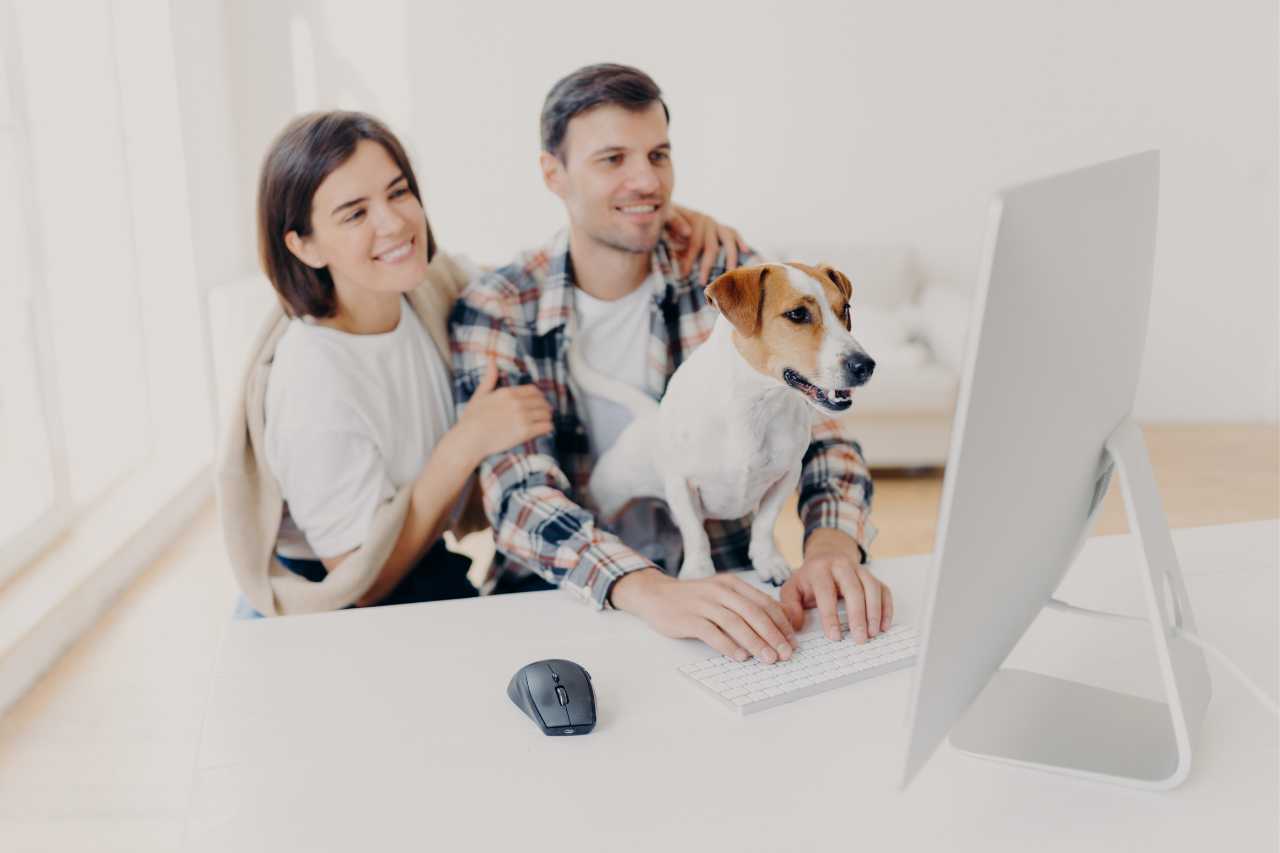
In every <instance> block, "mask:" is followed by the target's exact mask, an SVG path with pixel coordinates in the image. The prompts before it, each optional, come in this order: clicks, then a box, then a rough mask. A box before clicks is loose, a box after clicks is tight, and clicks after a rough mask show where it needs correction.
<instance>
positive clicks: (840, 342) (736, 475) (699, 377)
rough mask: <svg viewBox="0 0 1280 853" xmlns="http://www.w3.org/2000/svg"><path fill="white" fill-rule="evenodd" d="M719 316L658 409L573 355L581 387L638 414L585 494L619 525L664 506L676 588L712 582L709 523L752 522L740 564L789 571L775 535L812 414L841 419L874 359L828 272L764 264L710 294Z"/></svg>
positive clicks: (772, 575) (845, 288) (774, 578)
mask: <svg viewBox="0 0 1280 853" xmlns="http://www.w3.org/2000/svg"><path fill="white" fill-rule="evenodd" d="M706 293H707V298H708V299H709V300H710V301H711V303H712V304H713V305H715V307H716V308H717V309H719V311H720V316H719V317H718V318H716V322H715V326H714V328H713V329H712V331H711V335H710V337H709V338H707V340H706V342H705V343H704V344H702V346H700V347H698V349H697V350H695V351H694V352H693V353H692V354H691V355H690V356H689V357H688V358H687V359H685V361H684V363H682V364H681V365H680V367H679V368H678V369H677V370H676V372H675V373H674V374H673V375H672V377H671V381H670V382H669V383H668V384H667V391H666V394H665V395H664V396H663V398H662V401H661V403H658V402H655V401H654V400H653V399H651V398H650V397H649V396H648V395H646V394H644V393H642V392H640V391H638V390H636V389H634V388H632V387H630V386H628V385H624V384H623V383H621V382H619V381H617V380H615V379H612V378H609V377H604V376H602V375H600V374H599V373H597V372H596V371H595V370H593V369H592V368H591V367H589V366H588V365H587V364H586V363H585V362H584V361H583V360H582V357H581V355H580V354H579V353H577V352H576V350H575V348H574V347H572V346H571V347H570V348H569V353H568V356H569V370H570V375H571V376H572V377H573V379H574V381H575V382H576V383H577V384H578V386H579V387H580V388H581V389H583V390H585V391H587V392H589V393H592V394H597V395H599V396H601V397H604V398H606V399H609V400H613V401H614V402H616V403H619V404H621V405H623V406H625V407H627V408H628V409H630V410H631V411H632V413H633V414H634V415H635V420H634V421H632V422H631V423H630V424H629V425H628V426H627V428H626V429H625V430H624V431H623V433H622V434H621V435H620V436H619V437H618V440H617V442H616V443H615V444H614V445H613V447H611V448H610V449H609V450H608V451H607V452H606V453H605V454H604V455H603V456H602V457H601V458H600V460H599V461H598V463H597V464H596V467H595V470H594V471H593V472H592V475H591V480H590V483H589V485H588V491H589V493H590V496H591V498H592V499H593V500H594V502H595V504H596V507H597V509H598V510H599V511H600V513H601V514H602V515H603V516H604V517H605V518H606V519H613V518H616V517H617V516H618V514H619V513H620V512H621V511H622V510H623V509H624V508H625V506H626V505H627V504H628V503H629V502H630V501H632V500H633V499H636V498H641V497H651V498H663V499H665V500H666V502H667V504H668V506H669V507H670V509H671V514H672V516H673V517H674V519H675V522H676V526H677V527H678V528H679V530H680V536H681V538H682V539H683V540H684V560H683V563H682V565H681V567H680V578H681V579H688V578H705V577H710V576H712V575H713V574H714V573H715V567H714V565H713V564H712V561H711V546H710V543H709V542H708V539H707V533H706V530H705V528H704V527H703V522H704V521H705V520H706V519H709V518H710V519H736V518H743V517H745V516H747V515H748V514H752V513H754V519H753V520H752V524H751V543H750V548H749V551H748V554H749V556H750V558H751V563H752V565H753V566H754V567H755V570H756V573H757V574H758V575H759V576H760V577H761V578H762V579H764V580H766V581H771V582H772V583H774V584H781V583H783V582H784V581H786V579H787V578H789V577H790V576H791V567H790V566H788V565H787V561H786V560H785V559H784V558H783V556H782V555H781V554H780V553H779V552H778V547H777V544H776V543H775V542H774V539H773V527H774V523H775V522H776V521H777V519H778V513H779V511H780V510H781V509H782V505H783V504H784V503H785V502H786V499H787V497H788V496H790V495H791V494H792V493H793V492H794V491H795V488H796V484H797V483H798V482H799V481H800V470H801V462H802V461H803V459H804V454H805V451H806V449H807V448H808V446H809V443H810V441H811V433H812V429H813V421H814V410H815V409H816V410H817V411H818V412H819V413H821V414H823V415H830V414H834V413H839V412H843V411H845V410H846V409H848V408H849V407H850V406H851V405H852V404H853V401H852V398H851V396H850V390H851V389H852V388H854V387H857V386H859V385H863V384H865V383H866V381H867V380H868V379H870V378H871V372H872V370H874V369H875V362H874V361H873V360H872V359H871V357H870V356H869V355H867V353H866V351H865V350H864V349H863V348H862V346H861V345H860V344H859V343H858V342H857V341H856V340H854V338H853V335H852V334H851V326H850V309H849V301H850V299H851V297H852V296H853V287H852V285H851V284H850V282H849V279H848V278H847V277H846V276H845V275H844V274H843V273H841V272H840V271H838V270H835V269H832V268H831V267H829V266H819V267H812V266H807V265H804V264H798V263H788V264H763V265H760V266H753V267H744V268H741V269H737V270H733V271H732V272H728V273H725V274H724V275H722V276H720V277H719V278H717V279H716V280H715V281H714V282H712V283H711V284H710V285H709V286H708V287H707V291H706Z"/></svg>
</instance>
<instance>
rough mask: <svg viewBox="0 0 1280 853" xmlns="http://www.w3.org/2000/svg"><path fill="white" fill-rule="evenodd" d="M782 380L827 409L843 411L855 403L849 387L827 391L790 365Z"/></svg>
mask: <svg viewBox="0 0 1280 853" xmlns="http://www.w3.org/2000/svg"><path fill="white" fill-rule="evenodd" d="M782 381H783V382H786V383H787V384H788V385H790V386H791V387H792V388H794V389H796V390H797V391H799V392H800V393H801V394H804V395H805V396H806V397H808V398H809V399H810V400H812V401H813V402H815V403H817V404H818V405H819V406H821V407H822V408H824V409H826V410H827V411H831V412H843V411H844V410H845V409H847V408H849V407H850V406H852V405H853V398H852V396H851V395H850V393H849V389H848V388H837V389H835V390H834V391H831V392H830V393H827V392H826V391H824V390H822V389H821V388H819V387H818V386H817V385H814V384H813V383H812V382H810V381H809V380H808V379H805V378H804V377H803V376H801V375H800V374H799V373H797V372H796V371H794V370H792V369H791V368H789V367H787V368H783V371H782Z"/></svg>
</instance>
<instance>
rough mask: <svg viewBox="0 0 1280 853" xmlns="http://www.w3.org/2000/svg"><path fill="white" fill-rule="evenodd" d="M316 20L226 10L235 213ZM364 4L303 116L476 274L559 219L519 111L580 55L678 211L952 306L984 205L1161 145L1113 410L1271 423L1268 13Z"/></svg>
mask: <svg viewBox="0 0 1280 853" xmlns="http://www.w3.org/2000/svg"><path fill="white" fill-rule="evenodd" d="M328 5H331V4H326V3H306V2H300V0H295V2H294V3H292V4H283V5H281V4H268V6H271V7H272V8H274V9H275V11H272V12H267V11H262V9H263V8H264V7H263V6H262V5H261V4H256V3H248V2H243V0H237V2H235V3H232V4H231V5H230V6H229V7H228V8H229V10H230V11H229V12H228V13H227V16H228V19H229V21H230V24H229V25H228V27H229V29H228V33H229V35H228V39H229V48H228V49H229V57H230V65H231V69H232V73H233V74H234V75H235V77H236V79H237V80H238V81H239V82H237V83H234V84H233V86H232V90H233V102H234V103H233V115H234V116H235V122H236V125H237V126H238V127H239V128H240V131H239V132H240V137H241V140H242V142H241V143H240V149H239V155H238V156H239V158H240V160H241V162H242V166H241V170H242V174H241V177H240V186H241V194H242V196H243V197H244V198H246V199H248V200H251V195H252V192H251V184H252V177H253V175H254V174H255V173H256V168H257V161H258V160H259V159H260V158H261V152H262V148H263V146H264V145H265V143H266V140H267V139H269V136H270V133H272V132H274V131H275V130H277V129H278V127H279V125H280V124H282V123H283V121H284V118H287V116H284V115H282V113H283V112H286V110H283V109H282V105H283V104H284V103H286V102H287V101H288V97H287V95H288V91H289V90H288V89H287V88H285V89H282V88H281V86H282V85H284V84H282V83H281V76H282V73H283V72H282V69H283V68H284V66H286V65H288V64H289V62H290V60H288V59H286V56H287V51H286V48H287V46H288V44H289V41H288V35H287V32H286V33H285V34H284V35H283V36H281V35H280V32H281V29H280V28H281V26H282V24H281V21H282V19H284V17H285V13H283V12H281V11H280V10H281V9H282V8H285V7H292V8H294V9H295V10H302V12H303V13H304V14H306V15H310V16H312V18H313V19H314V20H316V21H320V22H322V23H323V22H324V21H325V20H327V19H325V18H324V16H323V14H321V13H320V12H317V11H316V9H317V7H327V6H328ZM362 10H364V16H365V17H364V20H365V22H366V23H372V24H377V25H378V31H379V32H384V33H387V34H388V35H387V36H386V39H385V44H384V45H381V46H380V47H382V49H380V50H372V51H371V50H369V49H365V50H363V51H360V50H355V49H351V48H347V47H344V46H346V45H348V44H349V43H355V41H357V40H363V41H364V43H365V44H366V45H371V44H377V42H370V41H368V37H367V36H359V35H353V33H352V32H351V25H350V22H348V23H347V24H345V25H341V26H330V27H329V28H328V29H327V30H325V32H324V38H325V39H328V40H329V41H330V47H329V48H327V54H326V55H327V56H329V57H330V59H329V60H328V61H327V62H326V61H325V60H324V59H323V58H318V60H317V61H318V62H319V63H320V64H321V65H322V66H324V67H323V68H322V69H321V72H322V73H321V74H319V75H318V76H317V78H316V83H315V86H316V93H315V96H314V97H315V100H316V102H317V105H318V106H334V105H342V106H359V107H362V108H365V109H369V110H370V111H373V112H380V114H382V115H384V116H386V117H387V118H388V119H389V120H390V121H391V122H392V123H393V125H394V126H395V127H396V129H397V130H399V131H400V132H401V134H402V135H404V136H405V137H406V142H407V143H408V145H409V148H410V150H411V152H412V154H413V157H414V162H415V165H416V168H417V170H418V174H419V179H420V180H421V182H422V184H423V186H424V191H425V194H426V200H427V205H428V210H429V213H430V215H431V218H432V222H433V224H434V225H435V227H436V230H437V232H438V233H439V235H440V237H441V241H442V243H443V244H444V245H445V246H446V247H448V248H449V249H451V250H453V251H459V252H463V253H466V254H469V255H471V256H472V257H473V258H475V259H477V260H483V261H491V262H492V261H501V260H503V259H505V258H506V257H508V256H509V255H510V254H511V253H512V252H514V251H515V250H516V249H518V248H522V247H527V246H530V245H533V244H536V243H538V242H540V241H541V240H543V239H544V238H545V237H546V236H547V235H548V234H549V233H550V232H551V231H553V230H554V229H555V228H557V227H559V225H560V224H561V223H562V222H563V213H562V211H561V209H560V208H559V206H558V203H557V202H556V201H555V199H554V198H553V197H552V196H551V195H550V194H549V193H548V192H546V190H544V189H543V188H542V186H541V182H540V179H539V177H538V172H537V153H538V134H537V119H538V112H539V109H540V107H541V103H542V99H543V97H544V96H545V93H546V91H547V89H548V88H549V87H550V86H551V84H552V83H553V82H554V81H555V80H556V79H558V78H559V77H560V76H562V75H563V74H565V73H567V72H568V71H570V70H572V69H574V68H576V67H578V66H579V65H582V64H586V63H588V62H597V61H604V60H612V61H620V62H626V63H631V64H634V65H637V66H639V67H642V68H644V69H645V70H646V71H648V72H650V73H651V74H652V75H653V76H654V77H655V79H657V81H658V83H659V84H660V85H661V86H662V87H663V88H664V89H665V91H666V94H667V100H668V103H669V104H670V106H671V109H672V114H673V121H672V130H671V133H672V140H673V143H674V146H675V156H676V167H677V175H678V176H679V179H678V184H677V198H678V199H679V200H681V201H683V202H685V203H688V204H691V205H693V206H696V207H699V208H701V209H704V210H707V211H709V212H712V213H714V214H715V215H716V216H717V217H719V218H721V219H723V220H725V221H727V222H730V223H732V224H734V225H736V226H738V227H740V228H741V229H742V231H743V232H744V233H745V234H746V235H747V237H748V238H749V239H751V240H753V241H755V242H757V243H759V244H761V245H766V246H771V245H785V244H786V243H787V242H790V241H794V240H796V239H799V238H804V239H805V240H806V242H807V241H811V240H813V239H815V238H822V239H832V240H850V241H855V242H860V243H865V242H889V243H908V244H911V245H913V246H915V247H916V248H917V249H918V251H919V253H920V260H921V264H922V267H923V270H924V271H925V273H926V274H927V275H928V276H929V277H930V278H933V279H935V280H939V281H944V282H947V283H949V284H951V285H952V286H955V287H958V288H963V289H970V288H971V287H972V285H973V282H974V277H975V275H976V273H977V266H978V259H979V255H980V252H981V246H982V239H983V233H982V230H983V227H984V224H985V221H986V207H987V204H988V199H989V198H990V196H991V193H992V192H993V191H994V190H995V189H996V188H997V187H999V186H1001V185H1004V184H1007V183H1011V182H1016V181H1021V180H1025V179H1028V178H1033V177H1036V176H1039V175H1042V174H1046V173H1051V172H1056V171H1061V170H1064V169H1068V168H1073V167H1076V166H1080V165H1084V164H1086V163H1089V162H1091V161H1095V160H1100V159H1105V158H1110V157H1114V156H1118V155H1121V154H1125V153H1129V152H1132V151H1137V150H1141V149H1146V148H1159V149H1161V151H1162V152H1163V190H1162V199H1161V208H1160V217H1161V219H1160V234H1159V248H1158V251H1157V258H1156V267H1155V269H1156V291H1155V296H1154V304H1153V306H1152V312H1151V332H1150V335H1149V339H1148V346H1147V354H1146V368H1145V371H1144V374H1143V379H1142V382H1141V385H1140V388H1139V394H1138V415H1139V417H1141V418H1143V419H1147V420H1183V421H1212V420H1268V421H1272V422H1274V421H1276V420H1277V409H1278V407H1280V388H1278V386H1280V356H1278V347H1280V339H1278V336H1277V311H1278V301H1277V273H1278V269H1277V266H1278V260H1277V228H1278V224H1277V223H1278V219H1277V142H1278V131H1277V106H1278V104H1277V46H1276V45H1277V12H1276V5H1275V3H1274V2H1265V1H1264V0H1235V2H1224V3H1218V4H1213V6H1212V7H1210V6H1209V5H1208V4H1172V3H1161V2H1155V0H1129V2H1124V3H1116V2H1102V0H1083V1H1082V2H1073V3H1067V2H1049V0H1023V1H1022V2H1018V0H971V1H970V2H966V3H945V2H940V0H939V2H928V3H926V2H901V3H893V4H890V3H883V2H874V0H860V2H853V3H836V2H813V0H810V2H800V0H797V2H790V3H785V4H784V3H781V2H762V1H761V0H756V1H755V2H752V0H747V1H746V2H708V3H690V2H674V0H650V2H647V3H644V4H632V5H629V6H624V5H620V4H601V3H598V2H589V0H575V2H563V3H545V2H544V3H518V2H514V0H507V1H506V2H496V1H495V2H483V0H473V2H466V3H463V2H454V3H431V4H415V3H409V4H406V3H403V2H401V0H396V2H388V3H385V4H382V5H378V4H372V3H366V4H363V5H362ZM325 14H328V13H325ZM331 18H332V15H331V14H330V19H331ZM401 22H403V26H402V24H401ZM285 23H286V24H287V21H286V22H285ZM333 57H337V59H336V60H335V59H333ZM388 57H390V59H388ZM399 68H407V69H408V71H407V74H408V79H409V84H410V85H409V88H408V89H407V92H408V98H409V102H408V103H407V104H406V102H405V99H406V94H405V93H406V89H405V88H404V81H403V80H402V79H401V78H400V76H399V72H398V70H397V69H399ZM335 69H337V72H336V73H335ZM285 82H286V83H287V81H285ZM357 83H358V85H357ZM282 91H283V92H284V93H285V94H284V95H282V94H281V92H282ZM249 227H250V228H251V220H250V221H249ZM1082 334H1087V330H1082Z"/></svg>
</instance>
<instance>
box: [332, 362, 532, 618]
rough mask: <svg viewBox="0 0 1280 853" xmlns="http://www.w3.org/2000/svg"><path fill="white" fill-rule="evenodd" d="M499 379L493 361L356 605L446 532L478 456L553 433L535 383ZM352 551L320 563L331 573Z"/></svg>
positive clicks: (389, 586) (393, 581)
mask: <svg viewBox="0 0 1280 853" xmlns="http://www.w3.org/2000/svg"><path fill="white" fill-rule="evenodd" d="M497 380H498V372H497V368H496V366H494V365H493V364H490V365H489V369H488V371H487V372H486V374H485V377H484V380H483V381H482V382H481V384H480V387H479V388H478V389H477V391H476V398H475V399H474V400H473V403H472V405H471V406H469V407H468V408H467V409H466V410H465V411H464V412H463V414H462V416H461V418H460V419H459V420H458V423H456V424H455V425H454V426H453V427H452V428H451V429H450V430H449V431H448V432H446V433H445V434H444V436H443V437H442V438H441V439H440V441H439V443H438V444H436V446H435V448H434V449H433V450H432V451H431V455H430V457H428V459H427V462H426V464H425V465H424V466H423V467H422V471H421V473H419V474H418V478H417V479H416V480H414V482H413V486H412V491H411V492H410V494H409V509H408V512H407V513H406V515H405V520H404V526H403V527H401V528H400V535H399V537H397V539H396V544H395V547H393V548H392V550H391V555H390V556H389V557H387V561H386V562H385V563H384V564H383V566H382V570H381V571H380V572H379V573H378V578H377V580H375V581H374V582H373V586H371V587H370V588H369V591H368V592H366V593H365V594H364V596H363V597H362V598H361V599H360V600H359V601H357V602H356V604H357V606H359V607H366V606H368V605H370V604H376V603H377V602H379V601H381V600H382V599H383V598H385V597H386V596H387V595H388V594H389V593H390V592H391V591H392V590H393V589H395V588H396V585H397V584H399V583H400V581H402V580H403V579H404V576H405V575H406V574H408V573H409V570H410V569H412V568H413V566H414V565H416V564H417V562H418V560H420V559H421V558H422V555H423V554H424V553H426V551H427V550H428V549H429V548H430V547H431V546H432V545H433V544H434V543H435V541H436V540H437V539H439V538H440V536H441V535H443V533H444V529H445V527H446V526H447V525H448V521H449V514H450V511H451V510H452V509H453V505H454V503H455V502H456V501H457V499H458V495H459V494H460V493H461V492H462V489H463V487H464V486H465V485H466V483H467V479H468V478H469V477H470V476H471V473H472V472H473V471H474V470H475V469H476V467H477V466H478V465H479V464H480V460H482V459H484V457H486V456H488V455H489V454H490V453H496V452H498V451H499V450H506V449H507V448H509V447H513V446H515V445H517V444H522V443H524V442H526V441H528V440H530V439H532V438H535V437H537V436H539V435H545V434H547V433H549V432H550V431H551V407H550V405H549V404H548V403H547V401H546V399H545V398H544V397H543V396H542V394H541V392H539V391H538V389H537V388H536V387H534V386H533V385H520V386H517V387H513V388H499V389H496V390H495V387H494V386H495V385H497ZM477 403H478V405H477ZM352 553H354V552H352V551H348V552H347V553H346V554H341V555H339V556H337V557H330V558H328V559H324V560H321V562H322V563H323V564H324V567H325V568H326V569H327V570H328V571H331V572H332V571H335V570H337V569H338V568H339V567H340V566H341V565H342V563H343V561H345V560H346V558H347V557H349V556H350V555H351V554H352Z"/></svg>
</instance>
